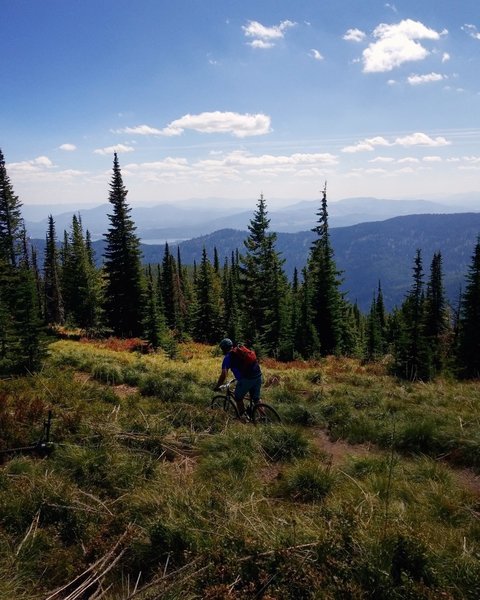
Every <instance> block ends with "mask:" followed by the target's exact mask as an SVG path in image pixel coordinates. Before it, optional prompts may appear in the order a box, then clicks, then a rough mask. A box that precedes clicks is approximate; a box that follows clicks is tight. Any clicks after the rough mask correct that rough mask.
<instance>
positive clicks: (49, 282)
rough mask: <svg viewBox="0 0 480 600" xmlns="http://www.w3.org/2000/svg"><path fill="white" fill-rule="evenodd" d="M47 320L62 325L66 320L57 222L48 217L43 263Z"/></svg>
mask: <svg viewBox="0 0 480 600" xmlns="http://www.w3.org/2000/svg"><path fill="white" fill-rule="evenodd" d="M43 273H44V275H43V280H44V298H45V299H44V306H45V322H46V323H47V324H50V323H51V324H56V325H61V324H63V322H64V321H65V313H64V309H63V298H62V292H61V289H60V276H59V263H58V251H57V240H56V234H55V222H54V220H53V217H52V215H50V216H49V217H48V231H47V239H46V244H45V259H44V263H43Z"/></svg>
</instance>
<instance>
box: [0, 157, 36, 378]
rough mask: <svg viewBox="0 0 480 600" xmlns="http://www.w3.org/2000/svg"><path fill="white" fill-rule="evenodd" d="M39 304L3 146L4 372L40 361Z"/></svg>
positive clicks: (0, 369) (0, 292) (0, 343)
mask: <svg viewBox="0 0 480 600" xmlns="http://www.w3.org/2000/svg"><path fill="white" fill-rule="evenodd" d="M39 306H40V300H39V298H38V294H37V285H36V280H35V275H34V273H33V270H32V263H31V261H30V257H29V254H28V247H27V235H26V231H25V227H24V224H23V219H22V216H21V203H20V201H19V199H18V196H16V195H15V193H14V191H13V187H12V185H11V183H10V179H9V177H8V174H7V170H6V167H5V159H4V156H3V153H2V151H1V150H0V373H2V374H10V373H21V372H24V371H25V369H27V370H29V371H32V370H34V369H36V368H37V367H38V366H39V365H40V360H41V358H42V355H43V345H42V341H41V334H42V331H41V327H40V325H41V324H40V321H39Z"/></svg>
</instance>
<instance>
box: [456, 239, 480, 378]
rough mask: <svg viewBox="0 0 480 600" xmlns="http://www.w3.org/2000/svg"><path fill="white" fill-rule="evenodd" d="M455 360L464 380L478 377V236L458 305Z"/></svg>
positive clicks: (479, 246)
mask: <svg viewBox="0 0 480 600" xmlns="http://www.w3.org/2000/svg"><path fill="white" fill-rule="evenodd" d="M458 328H459V334H458V350H457V360H458V367H459V374H460V376H461V377H464V378H477V379H478V378H479V377H480V236H479V237H478V239H477V243H476V245H475V249H474V252H473V256H472V259H471V263H470V266H469V269H468V273H467V277H466V285H465V291H464V293H463V295H462V301H461V305H460V318H459V324H458Z"/></svg>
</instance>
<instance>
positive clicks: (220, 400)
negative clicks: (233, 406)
mask: <svg viewBox="0 0 480 600" xmlns="http://www.w3.org/2000/svg"><path fill="white" fill-rule="evenodd" d="M226 399H227V398H226V396H224V395H222V394H219V395H218V396H214V397H213V398H212V401H211V403H210V408H216V409H222V410H223V405H224V403H225V400H226Z"/></svg>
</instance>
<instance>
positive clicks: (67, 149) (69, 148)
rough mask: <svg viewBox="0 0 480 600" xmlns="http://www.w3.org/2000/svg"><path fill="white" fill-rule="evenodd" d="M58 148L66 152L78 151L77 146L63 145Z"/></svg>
mask: <svg viewBox="0 0 480 600" xmlns="http://www.w3.org/2000/svg"><path fill="white" fill-rule="evenodd" d="M58 148H59V150H65V152H74V151H75V150H76V149H77V147H76V146H75V144H62V145H61V146H59V147H58Z"/></svg>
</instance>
